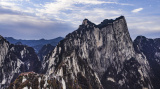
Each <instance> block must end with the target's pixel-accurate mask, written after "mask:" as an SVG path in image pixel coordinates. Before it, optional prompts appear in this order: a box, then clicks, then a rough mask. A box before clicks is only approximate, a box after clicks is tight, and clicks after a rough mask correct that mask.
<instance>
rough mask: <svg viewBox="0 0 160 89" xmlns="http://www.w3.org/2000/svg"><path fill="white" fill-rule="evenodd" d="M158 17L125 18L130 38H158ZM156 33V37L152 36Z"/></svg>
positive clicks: (159, 28) (159, 30) (159, 27)
mask: <svg viewBox="0 0 160 89" xmlns="http://www.w3.org/2000/svg"><path fill="white" fill-rule="evenodd" d="M158 18H160V16H143V17H140V16H132V17H126V19H127V23H128V28H129V32H130V33H131V37H132V38H133V39H135V37H136V36H138V35H144V36H147V37H151V35H152V36H153V37H159V36H158V35H157V34H158V33H159V32H160V26H159V23H160V21H159V20H157V19H158ZM155 33H157V34H156V35H153V34H155Z"/></svg>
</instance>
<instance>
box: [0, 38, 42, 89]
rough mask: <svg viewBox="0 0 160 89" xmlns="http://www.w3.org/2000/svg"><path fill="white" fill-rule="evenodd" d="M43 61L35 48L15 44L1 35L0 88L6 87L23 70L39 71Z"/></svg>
mask: <svg viewBox="0 0 160 89" xmlns="http://www.w3.org/2000/svg"><path fill="white" fill-rule="evenodd" d="M40 68H41V62H40V61H39V59H38V57H37V55H36V53H35V52H34V49H33V48H31V47H28V46H24V45H13V44H10V43H9V42H8V41H6V40H5V39H4V38H3V37H2V36H0V89H5V88H6V87H7V86H8V85H9V84H10V83H11V82H12V81H14V80H15V79H16V78H17V77H18V75H19V74H20V73H22V72H28V71H35V72H39V71H40Z"/></svg>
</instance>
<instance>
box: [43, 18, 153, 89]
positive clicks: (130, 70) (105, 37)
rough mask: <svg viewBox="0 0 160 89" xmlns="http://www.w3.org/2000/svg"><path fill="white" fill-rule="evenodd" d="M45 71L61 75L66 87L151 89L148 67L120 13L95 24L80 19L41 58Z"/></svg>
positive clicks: (49, 73) (83, 88)
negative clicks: (134, 44) (44, 56)
mask: <svg viewBox="0 0 160 89" xmlns="http://www.w3.org/2000/svg"><path fill="white" fill-rule="evenodd" d="M42 66H43V67H42V69H43V70H44V71H45V72H46V74H48V75H51V74H55V75H58V76H62V77H63V78H64V81H65V83H66V87H67V89H70V88H73V89H75V88H76V87H80V88H82V89H102V88H104V89H152V88H153V86H152V83H151V80H150V77H149V75H150V66H149V63H148V61H147V59H146V57H145V55H143V54H142V53H141V52H136V51H135V49H134V47H133V42H132V40H131V38H130V35H129V32H128V28H127V23H126V20H125V18H124V17H123V16H121V17H119V18H117V19H115V20H107V19H106V20H104V21H103V22H102V23H101V24H99V25H95V24H94V23H92V22H90V21H89V20H88V19H84V21H83V22H82V25H80V26H79V28H78V29H77V30H76V31H74V32H72V33H70V34H68V35H67V36H66V37H65V38H64V39H63V40H62V41H60V42H59V44H58V45H57V46H56V47H55V49H54V50H53V51H52V53H51V54H50V55H49V56H47V57H46V58H45V60H44V61H43V65H42Z"/></svg>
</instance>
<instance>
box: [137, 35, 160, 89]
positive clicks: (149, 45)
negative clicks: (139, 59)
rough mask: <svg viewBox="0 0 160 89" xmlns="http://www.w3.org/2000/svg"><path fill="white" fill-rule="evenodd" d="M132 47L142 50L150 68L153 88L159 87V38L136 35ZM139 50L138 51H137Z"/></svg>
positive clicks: (157, 88)
mask: <svg viewBox="0 0 160 89" xmlns="http://www.w3.org/2000/svg"><path fill="white" fill-rule="evenodd" d="M134 47H135V49H136V50H137V52H143V54H144V55H146V57H147V59H148V62H149V64H150V66H151V68H152V71H153V75H152V76H151V78H152V82H153V86H154V88H155V89H159V88H160V39H159V38H157V39H149V38H146V37H144V36H138V37H137V38H136V39H135V40H134ZM138 50H139V51H138Z"/></svg>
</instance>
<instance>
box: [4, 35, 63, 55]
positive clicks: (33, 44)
mask: <svg viewBox="0 0 160 89" xmlns="http://www.w3.org/2000/svg"><path fill="white" fill-rule="evenodd" d="M5 39H6V40H7V41H9V42H10V43H12V44H17V43H22V44H23V45H27V46H30V47H33V48H34V49H35V51H36V53H38V52H39V50H40V49H41V48H42V47H43V46H44V45H46V44H51V45H52V46H56V45H57V44H58V42H59V41H61V40H62V39H63V37H57V38H55V39H50V40H46V39H40V40H21V39H14V38H13V37H5Z"/></svg>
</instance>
